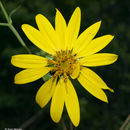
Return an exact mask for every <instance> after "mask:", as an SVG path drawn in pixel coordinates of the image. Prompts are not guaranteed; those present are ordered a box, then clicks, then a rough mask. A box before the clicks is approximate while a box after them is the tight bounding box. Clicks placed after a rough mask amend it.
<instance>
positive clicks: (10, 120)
mask: <svg viewBox="0 0 130 130" xmlns="http://www.w3.org/2000/svg"><path fill="white" fill-rule="evenodd" d="M2 2H3V4H4V7H5V8H6V10H7V12H8V13H10V12H11V11H12V10H13V9H15V8H17V7H18V6H20V8H19V9H18V10H17V12H16V13H15V14H14V15H13V16H12V20H13V25H14V26H15V28H16V29H17V30H18V32H19V33H20V35H21V37H22V38H23V39H24V41H25V43H26V44H27V46H28V47H29V48H30V49H31V51H32V52H33V54H36V53H39V51H40V50H39V49H38V48H37V47H36V46H34V45H33V44H32V43H31V42H30V41H29V40H28V39H27V38H26V36H25V35H24V33H23V32H22V30H21V25H22V24H23V23H28V24H30V25H33V26H35V27H36V24H35V15H36V14H38V13H41V14H43V15H44V16H46V17H47V18H48V19H49V20H50V21H51V23H52V24H53V25H54V18H55V8H58V9H59V10H60V11H61V12H62V14H63V16H64V17H65V19H66V20H67V22H68V20H69V18H70V16H71V14H72V12H73V11H74V9H75V8H76V7H77V6H79V7H80V8H81V11H82V21H81V29H80V33H81V32H82V31H83V30H85V29H86V28H87V27H88V26H90V25H91V24H93V23H94V22H97V21H99V20H102V25H101V28H100V30H99V33H98V34H97V35H96V37H98V36H102V35H105V34H112V35H114V36H115V38H114V40H113V41H112V42H111V43H110V44H109V45H108V46H107V47H106V48H105V49H104V50H103V51H102V52H111V53H115V54H118V55H119V59H118V61H117V62H116V63H114V64H112V65H109V66H103V67H96V68H92V69H93V70H94V71H95V72H96V73H98V75H100V76H101V77H102V78H103V79H104V81H105V82H106V83H107V84H108V86H109V87H110V88H112V89H114V90H115V93H114V94H112V93H110V92H108V91H106V94H107V95H108V99H109V103H108V104H106V103H103V102H101V101H100V100H98V99H96V98H94V97H93V96H92V95H90V94H89V93H88V92H87V91H85V90H84V89H83V88H82V87H81V86H80V84H79V83H78V82H74V84H75V86H76V87H75V88H76V91H77V93H78V97H79V100H80V108H81V121H80V125H79V127H78V128H75V129H76V130H118V129H119V128H120V127H121V126H122V124H123V122H124V121H125V119H126V118H127V117H128V115H129V113H130V67H129V66H130V1H129V0H123V1H122V0H33V1H32V0H3V1H2ZM0 22H6V21H5V18H4V16H3V14H2V12H1V10H0ZM22 53H26V51H25V50H24V48H23V47H22V46H21V45H20V43H19V41H18V40H17V38H16V37H15V36H14V34H13V33H12V32H11V31H10V29H9V28H8V27H3V26H0V58H1V63H0V69H1V70H0V130H4V128H19V127H23V128H25V130H61V129H62V126H61V124H60V123H59V124H55V123H54V122H53V121H52V120H51V118H50V114H49V108H50V104H48V105H47V106H46V107H45V108H44V109H43V110H42V111H40V110H41V109H40V107H39V106H38V105H37V104H36V103H35V94H36V92H37V90H38V89H39V88H40V86H41V85H42V84H43V80H41V79H40V80H38V81H35V82H33V83H29V84H26V85H15V84H14V83H13V78H14V75H15V74H16V73H17V72H19V71H20V70H21V69H18V68H15V67H13V66H12V65H11V63H10V59H11V56H12V55H15V54H22ZM39 111H40V112H39ZM63 118H64V120H65V123H66V124H67V127H68V128H69V119H68V115H67V113H66V110H64V113H63ZM124 130H130V125H129V124H128V125H127V126H126V127H125V128H124Z"/></svg>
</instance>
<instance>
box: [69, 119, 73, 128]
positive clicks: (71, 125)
mask: <svg viewBox="0 0 130 130" xmlns="http://www.w3.org/2000/svg"><path fill="white" fill-rule="evenodd" d="M70 130H73V124H72V122H71V120H70Z"/></svg>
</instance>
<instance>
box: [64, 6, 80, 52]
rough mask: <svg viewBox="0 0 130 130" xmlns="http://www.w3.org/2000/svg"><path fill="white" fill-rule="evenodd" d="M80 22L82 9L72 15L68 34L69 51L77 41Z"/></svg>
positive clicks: (76, 10) (77, 9)
mask: <svg viewBox="0 0 130 130" xmlns="http://www.w3.org/2000/svg"><path fill="white" fill-rule="evenodd" d="M80 21H81V11H80V8H79V7H77V8H76V9H75V11H74V13H73V14H72V16H71V18H70V20H69V23H68V27H67V32H66V45H67V48H68V50H70V49H71V48H72V46H73V43H74V42H75V40H76V39H77V36H78V34H79V29H80Z"/></svg>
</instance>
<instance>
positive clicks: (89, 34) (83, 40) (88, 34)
mask: <svg viewBox="0 0 130 130" xmlns="http://www.w3.org/2000/svg"><path fill="white" fill-rule="evenodd" d="M100 25H101V21H99V22H96V23H94V24H93V25H91V26H90V27H88V28H87V29H86V30H85V31H84V32H83V33H81V34H80V36H79V37H78V39H77V40H76V42H75V44H74V46H73V51H74V53H79V52H81V51H83V49H86V47H87V45H88V44H89V43H90V41H91V40H92V39H93V38H94V37H95V35H96V34H97V32H98V30H99V28H100Z"/></svg>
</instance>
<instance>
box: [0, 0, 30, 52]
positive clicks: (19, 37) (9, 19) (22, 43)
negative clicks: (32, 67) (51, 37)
mask: <svg viewBox="0 0 130 130" xmlns="http://www.w3.org/2000/svg"><path fill="white" fill-rule="evenodd" d="M0 8H1V10H2V12H3V14H4V16H5V19H6V21H7V23H0V25H1V26H8V27H9V28H10V30H11V31H12V32H13V33H14V35H15V36H16V37H17V39H18V40H19V42H20V43H21V45H22V46H23V47H24V48H25V50H26V51H27V52H28V53H31V51H30V50H29V48H28V47H27V46H26V44H25V43H24V41H23V39H22V38H21V36H20V35H19V33H18V32H17V30H16V29H15V27H14V26H13V24H12V20H11V18H10V17H9V15H8V14H7V12H6V10H5V8H4V6H3V4H2V2H1V1H0Z"/></svg>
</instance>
